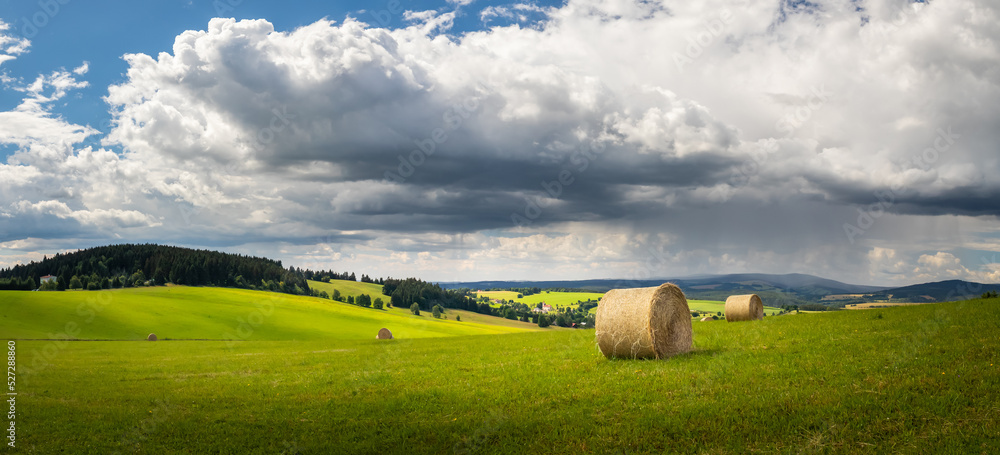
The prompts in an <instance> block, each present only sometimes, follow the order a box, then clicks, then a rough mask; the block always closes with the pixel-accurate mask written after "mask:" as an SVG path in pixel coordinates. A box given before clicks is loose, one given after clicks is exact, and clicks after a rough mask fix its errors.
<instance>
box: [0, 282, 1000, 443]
mask: <svg viewBox="0 0 1000 455" xmlns="http://www.w3.org/2000/svg"><path fill="white" fill-rule="evenodd" d="M142 291H145V292H149V293H150V294H149V295H150V296H153V295H156V294H162V293H164V292H167V291H164V290H162V289H153V290H146V289H143V290H142ZM178 291H185V289H183V288H170V291H169V292H170V293H171V294H169V295H171V296H172V297H178V296H183V295H185V294H184V293H179V294H178V293H177V292H178ZM186 291H187V292H205V291H206V290H204V289H200V288H189V289H187V290H186ZM218 292H219V293H220V294H222V295H227V294H229V293H235V294H236V295H239V296H242V298H243V299H244V300H245V299H247V298H248V297H252V296H250V295H247V294H243V292H244V291H232V290H225V292H222V291H221V290H220V291H218ZM30 294H42V295H43V296H44V298H34V297H28V298H21V297H13V298H12V295H17V296H21V295H25V296H27V295H30ZM74 294H75V295H74ZM61 295H65V296H67V297H61ZM86 295H87V293H83V292H80V293H70V292H67V293H28V292H24V293H19V294H18V293H3V294H0V299H2V300H3V302H4V304H3V306H2V307H3V314H4V316H5V318H4V319H2V320H3V321H4V325H3V327H4V329H3V330H4V336H5V337H10V336H11V334H12V333H13V331H12V329H11V327H18V329H17V330H19V331H20V332H19V333H25V334H28V335H30V336H35V335H34V334H37V333H38V331H39V330H41V331H45V330H47V326H45V327H39V326H38V324H39V323H29V322H27V321H22V322H18V323H17V324H12V323H14V322H17V321H19V320H20V319H22V318H24V317H29V316H43V317H45V318H55V319H52V320H53V321H55V320H58V318H59V317H69V318H72V317H76V316H73V313H72V312H71V311H70V310H72V308H73V305H72V303H69V304H66V303H52V302H58V301H60V299H75V300H76V301H82V299H83V297H84V296H86ZM138 295H144V294H142V293H139V294H138ZM116 297H117V296H116ZM15 298H16V299H17V301H16V303H12V300H13V299H15ZM234 299H235V300H240V299H239V298H233V299H230V300H234ZM303 299H307V298H303ZM309 300H310V301H312V300H315V299H309ZM140 302H142V303H141V304H142V305H145V306H147V307H160V308H162V307H163V306H164V305H170V303H169V302H168V301H167V300H145V301H140ZM139 304H140V303H138V302H137V303H136V305H139ZM293 304H294V305H299V303H297V302H294V303H285V304H283V305H288V306H291V305H293ZM113 305H114V304H109V305H108V307H109V309H108V310H106V311H107V312H102V313H100V315H98V316H97V317H96V318H95V319H94V320H93V321H92V322H91V323H90V325H88V326H85V327H84V329H88V328H89V327H95V328H94V329H91V330H94V331H95V332H97V331H98V330H97V329H96V327H98V326H100V327H103V328H102V329H101V330H100V331H102V332H106V333H107V334H108V335H105V336H110V335H111V334H114V333H126V334H129V333H133V332H134V331H135V330H138V329H137V328H136V329H124V330H122V331H119V332H115V330H114V329H113V328H112V327H111V326H113V325H116V324H122V323H127V324H128V325H129V327H133V326H141V327H143V331H145V330H146V329H145V327H146V325H145V323H143V324H133V323H130V322H128V321H123V320H121V319H119V318H120V317H123V316H124V315H123V314H122V313H118V312H111V310H110V307H112V306H113ZM176 305H178V306H177V307H174V308H175V310H176V311H181V310H183V309H188V310H190V311H192V312H193V313H194V316H191V319H188V320H187V323H188V324H202V323H201V322H198V320H199V319H205V318H207V317H208V315H212V318H213V319H214V318H220V319H228V318H230V317H231V316H232V315H236V314H239V311H237V312H235V313H234V312H231V311H230V310H228V309H227V308H228V307H229V306H231V305H237V304H236V303H232V302H230V303H224V302H223V303H219V304H217V305H216V304H212V303H209V302H204V301H198V302H196V304H195V303H191V302H188V303H187V304H182V303H177V304H176ZM244 305H245V304H244ZM281 305H282V304H276V306H281ZM313 305H315V308H317V309H313V310H308V311H307V310H302V311H305V312H307V313H309V314H312V315H316V314H321V312H322V311H326V310H322V308H324V307H323V305H326V306H332V304H328V303H309V304H303V306H306V307H309V308H314V307H313ZM24 306H38V307H48V306H51V307H55V308H63V309H62V310H60V311H50V312H43V313H39V312H38V311H37V310H36V311H35V312H29V311H27V310H24V309H22V308H16V307H24ZM195 307H197V308H206V309H197V310H195V309H192V308H195ZM213 307H218V308H217V309H215V310H211V309H210V308H213ZM239 308H242V310H246V309H247V308H252V307H247V306H240V307H239ZM349 309H350V308H345V309H344V311H346V310H349ZM998 310H1000V300H998V299H993V300H987V301H984V300H972V301H967V302H957V303H944V304H934V305H921V306H910V307H896V308H886V309H877V310H857V311H839V312H827V313H816V314H788V315H782V316H777V317H768V318H765V319H764V320H762V321H755V322H744V323H728V324H721V323H720V324H694V350H693V352H691V353H688V354H684V355H680V356H676V357H673V358H670V359H667V360H659V361H658V360H608V359H606V358H604V357H603V356H602V355H600V353H599V352H598V351H597V349H596V348H595V345H594V338H593V337H594V332H593V331H589V330H560V331H556V330H546V331H536V332H523V331H522V332H520V333H512V334H503V335H479V336H461V335H459V336H437V337H430V336H428V337H424V338H421V337H419V336H406V337H403V336H400V337H399V338H398V339H396V340H374V339H371V338H372V335H371V332H366V333H359V336H358V337H356V338H354V339H347V338H348V337H345V336H337V335H335V334H337V333H340V332H338V331H330V332H327V333H326V335H324V336H322V337H318V336H317V337H313V336H303V335H296V334H293V333H292V332H291V331H289V330H290V329H289V328H288V327H287V325H286V323H285V322H281V321H284V320H285V319H282V318H278V317H275V318H273V319H269V320H267V321H266V322H265V323H264V324H263V325H261V326H260V327H258V328H257V329H258V331H259V332H260V333H268V334H269V335H268V338H270V339H265V338H263V337H262V338H260V339H256V338H255V339H252V340H249V341H243V342H238V343H232V342H224V341H193V340H176V341H170V340H168V341H158V342H146V341H80V342H66V341H43V340H38V341H27V340H21V341H17V352H18V365H19V366H18V368H19V370H18V371H19V377H18V378H19V379H18V393H19V395H18V406H19V407H18V417H17V422H18V430H17V431H18V449H17V450H18V452H21V453H43V454H49V453H94V454H107V453H116V452H117V453H241V454H242V453H251V454H256V453H260V454H279V453H284V454H292V453H302V454H312V453H401V454H410V453H434V454H438V453H463V454H471V453H567V454H570V453H572V454H579V453H709V454H718V453H740V454H742V453H997V452H998V451H1000V405H998V404H997V403H1000V330H998V328H1000V311H998ZM67 311H70V312H69V313H67ZM146 311H152V310H151V309H148V310H146ZM357 311H368V312H372V311H374V310H365V309H361V308H358V309H357ZM169 313H171V312H168V311H164V312H163V314H162V315H161V316H160V318H165V317H166V314H169ZM136 314H147V313H145V312H142V313H136ZM277 314H278V310H277V309H276V310H275V315H277ZM345 314H354V313H345ZM105 315H108V317H110V316H111V315H115V317H114V318H112V320H109V321H107V322H99V321H98V319H100V318H103V317H105ZM223 315H225V316H223ZM389 316H403V315H397V314H394V313H392V312H389V313H388V315H386V316H384V317H389ZM288 317H291V316H288ZM313 317H316V316H313ZM301 318H302V319H308V317H306V316H302V317H301ZM149 322H150V323H151V322H152V321H149ZM430 322H434V323H438V324H440V325H441V326H444V327H448V326H451V325H457V324H465V323H464V322H463V323H458V322H454V321H451V320H448V321H427V323H428V324H429V323H430ZM227 323H228V322H227ZM24 324H27V325H24ZM205 324H209V326H210V327H212V329H213V330H217V329H221V328H224V327H226V324H223V325H221V326H218V327H216V326H212V325H211V323H205ZM272 324H273V325H275V326H276V327H275V328H268V327H267V326H268V325H272ZM301 324H305V325H308V324H307V323H306V322H301ZM347 324H348V323H347V322H346V321H345V322H342V323H341V325H347ZM321 325H322V324H321ZM130 330H131V331H130ZM317 330H318V329H317ZM414 330H416V329H414ZM414 333H423V334H425V335H429V334H426V333H424V332H419V331H415V332H414ZM188 334H189V335H191V336H196V335H197V336H201V335H200V331H195V330H192V331H190V332H188ZM282 334H284V335H282ZM361 335H364V336H361ZM281 336H285V337H291V338H295V339H296V340H298V341H290V340H279V338H281ZM123 338H128V337H123Z"/></svg>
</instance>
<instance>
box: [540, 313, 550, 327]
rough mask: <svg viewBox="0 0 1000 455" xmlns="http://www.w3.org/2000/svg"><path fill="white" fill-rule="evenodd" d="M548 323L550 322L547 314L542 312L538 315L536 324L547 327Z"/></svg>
mask: <svg viewBox="0 0 1000 455" xmlns="http://www.w3.org/2000/svg"><path fill="white" fill-rule="evenodd" d="M549 324H551V323H550V322H549V317H548V316H546V315H544V314H540V315H538V326H539V327H548V326H549Z"/></svg>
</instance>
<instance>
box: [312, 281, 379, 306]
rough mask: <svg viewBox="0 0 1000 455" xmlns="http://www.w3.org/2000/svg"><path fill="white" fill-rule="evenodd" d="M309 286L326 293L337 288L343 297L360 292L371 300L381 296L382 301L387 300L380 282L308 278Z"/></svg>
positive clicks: (353, 295)
mask: <svg viewBox="0 0 1000 455" xmlns="http://www.w3.org/2000/svg"><path fill="white" fill-rule="evenodd" d="M309 287H310V288H312V289H315V290H317V291H326V293H327V294H330V295H333V290H334V289H336V290H339V291H340V293H341V294H343V295H344V297H345V298H346V297H347V296H351V297H357V296H359V295H361V294H368V295H370V296H371V297H372V299H373V300H374V299H375V298H378V297H381V298H382V300H383V301H386V302H388V301H389V297H388V296H385V295H382V285H381V284H372V283H362V282H360V281H350V280H330V282H329V283H324V282H322V281H313V280H309Z"/></svg>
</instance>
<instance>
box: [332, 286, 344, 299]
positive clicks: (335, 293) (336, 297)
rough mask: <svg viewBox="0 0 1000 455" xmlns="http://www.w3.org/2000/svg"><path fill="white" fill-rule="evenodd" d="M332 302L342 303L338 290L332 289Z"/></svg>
mask: <svg viewBox="0 0 1000 455" xmlns="http://www.w3.org/2000/svg"><path fill="white" fill-rule="evenodd" d="M333 300H336V301H338V302H343V300H341V297H340V289H334V290H333Z"/></svg>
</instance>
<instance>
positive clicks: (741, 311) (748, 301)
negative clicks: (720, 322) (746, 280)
mask: <svg viewBox="0 0 1000 455" xmlns="http://www.w3.org/2000/svg"><path fill="white" fill-rule="evenodd" d="M758 319H764V303H763V302H761V301H760V297H758V296H757V294H746V295H731V296H729V298H728V299H726V321H728V322H738V321H755V320H758Z"/></svg>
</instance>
